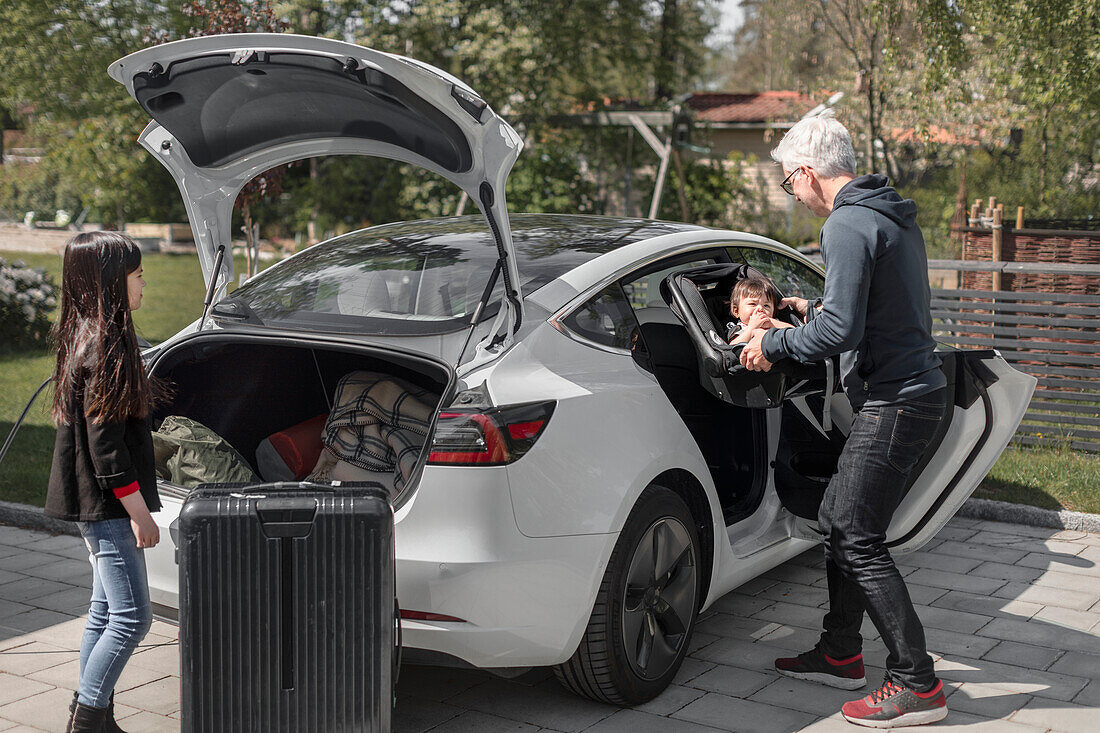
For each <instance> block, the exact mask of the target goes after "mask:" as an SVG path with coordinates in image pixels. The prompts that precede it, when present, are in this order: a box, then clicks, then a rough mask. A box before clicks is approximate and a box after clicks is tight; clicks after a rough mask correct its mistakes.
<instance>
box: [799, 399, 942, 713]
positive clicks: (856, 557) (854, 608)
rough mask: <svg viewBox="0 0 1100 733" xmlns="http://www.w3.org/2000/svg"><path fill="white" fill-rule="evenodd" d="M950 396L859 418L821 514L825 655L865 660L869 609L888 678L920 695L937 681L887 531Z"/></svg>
mask: <svg viewBox="0 0 1100 733" xmlns="http://www.w3.org/2000/svg"><path fill="white" fill-rule="evenodd" d="M946 392H947V390H946V389H939V390H936V391H934V392H931V393H929V394H925V395H921V396H920V397H917V398H916V399H914V400H910V401H906V402H899V403H895V404H892V405H885V406H878V407H864V408H863V409H861V410H860V411H859V412H858V413H856V417H855V422H854V423H853V424H852V432H851V434H850V435H849V436H848V442H847V443H846V444H845V445H844V450H843V452H842V453H841V454H840V461H839V463H838V464H837V472H836V474H834V475H833V478H832V480H831V481H830V482H829V487H828V489H826V491H825V497H824V499H823V500H822V502H821V510H820V511H819V513H818V522H819V523H820V525H821V531H822V533H823V534H824V536H825V548H826V552H825V558H826V559H825V569H826V572H827V574H828V581H829V612H828V613H827V614H826V615H825V622H824V626H825V632H824V633H823V634H822V635H821V641H820V644H819V646H820V648H821V650H822V651H823V652H825V653H826V654H828V655H829V656H830V657H833V658H834V659H846V658H848V657H852V656H855V655H856V654H859V653H860V651H861V649H862V647H863V638H862V637H861V636H860V633H859V629H860V626H861V625H862V623H863V612H864V611H865V610H866V611H867V613H868V615H869V616H870V617H871V622H872V623H874V625H875V628H876V629H877V630H878V632H879V634H880V635H881V636H882V640H883V642H884V643H885V644H886V648H887V650H888V651H889V656H887V658H886V674H887V675H888V676H889V677H890V678H891V679H892V680H894V681H895V682H897V683H899V684H903V685H905V686H906V687H909V688H911V689H914V690H916V691H917V692H927V691H928V690H930V689H932V687H933V686H934V685H935V683H936V674H935V671H934V670H933V668H932V658H931V657H930V656H928V651H927V650H926V648H925V642H924V627H923V626H922V625H921V622H920V619H919V618H917V613H916V611H915V610H914V609H913V601H912V600H910V598H909V591H908V590H907V589H906V587H905V581H904V580H902V578H901V573H899V572H898V569H897V566H895V565H894V560H893V558H891V557H890V553H889V551H888V550H887V549H886V530H887V528H888V527H889V526H890V519H891V517H893V515H894V510H895V509H897V506H898V503H899V502H900V501H901V498H902V495H903V491H904V489H905V484H906V480H907V479H908V477H909V474H910V472H911V471H912V470H913V467H914V466H915V465H916V464H917V462H918V461H919V460H920V458H921V456H922V455H923V454H924V452H925V450H926V449H927V447H928V443H929V441H930V440H931V438H932V436H933V435H934V434H935V432H936V428H937V427H938V425H939V422H940V420H941V419H942V418H943V415H944V412H945V396H946Z"/></svg>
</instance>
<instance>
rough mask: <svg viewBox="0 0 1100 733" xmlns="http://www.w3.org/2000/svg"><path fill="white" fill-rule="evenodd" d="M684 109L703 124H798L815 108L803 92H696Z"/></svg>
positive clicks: (689, 98)
mask: <svg viewBox="0 0 1100 733" xmlns="http://www.w3.org/2000/svg"><path fill="white" fill-rule="evenodd" d="M685 105H686V106H687V107H689V108H690V109H691V110H692V111H693V112H694V113H695V118H696V119H697V120H699V121H701V122H719V123H720V122H741V123H746V122H748V123H751V122H792V123H793V122H797V121H798V120H799V119H801V118H802V115H804V114H806V113H807V112H809V111H810V110H811V109H813V108H814V106H815V103H814V101H813V100H812V99H810V98H809V97H807V96H806V95H805V94H802V93H801V92H792V91H770V92H758V93H755V94H730V93H726V92H697V93H695V94H692V95H691V96H690V97H688V98H687V100H686V101H685Z"/></svg>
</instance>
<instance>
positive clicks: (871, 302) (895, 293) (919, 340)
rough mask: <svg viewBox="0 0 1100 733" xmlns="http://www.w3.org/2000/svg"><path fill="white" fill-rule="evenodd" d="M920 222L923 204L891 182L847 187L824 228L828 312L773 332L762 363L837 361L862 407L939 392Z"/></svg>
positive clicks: (868, 179)
mask: <svg viewBox="0 0 1100 733" xmlns="http://www.w3.org/2000/svg"><path fill="white" fill-rule="evenodd" d="M916 215H917V205H916V204H915V203H914V202H913V201H912V200H910V199H903V198H902V197H901V196H899V195H898V192H897V191H895V190H894V189H893V188H892V187H891V186H890V185H889V184H888V180H887V178H886V176H882V175H869V176H860V177H859V178H856V179H854V180H852V181H850V182H849V183H848V184H847V185H845V186H844V187H843V188H841V189H840V191H838V192H837V195H836V199H835V200H834V202H833V210H832V212H831V213H830V214H829V218H828V219H827V220H826V221H825V225H824V226H823V227H822V229H821V256H822V258H823V259H824V261H825V295H824V297H823V298H822V308H821V310H820V311H819V312H817V313H816V314H815V317H813V318H812V319H810V321H809V322H808V323H807V324H806V325H804V326H801V327H798V328H784V329H772V330H770V331H768V332H767V334H766V335H765V336H764V342H763V351H764V356H765V357H766V358H767V359H768V360H769V361H771V362H776V361H778V360H779V359H782V358H784V357H793V358H795V359H797V360H799V361H816V360H818V359H822V358H824V357H827V356H833V355H835V354H840V376H841V381H842V384H843V386H844V391H845V393H846V394H847V395H848V399H849V401H851V403H852V407H853V408H854V409H856V410H858V409H860V408H861V407H863V406H864V405H886V404H892V403H895V402H899V401H903V400H908V399H912V398H914V397H919V396H920V395H923V394H926V393H928V392H931V391H933V390H935V389H938V388H940V387H943V386H944V385H945V384H946V383H947V380H946V379H945V378H944V375H943V371H942V370H941V369H940V359H939V357H938V356H936V354H935V353H933V351H934V349H935V348H936V342H935V341H934V340H933V339H932V333H931V332H932V316H931V314H930V312H929V298H930V293H929V287H928V259H927V255H926V254H925V251H924V236H923V235H922V234H921V231H920V227H918V226H917V220H916Z"/></svg>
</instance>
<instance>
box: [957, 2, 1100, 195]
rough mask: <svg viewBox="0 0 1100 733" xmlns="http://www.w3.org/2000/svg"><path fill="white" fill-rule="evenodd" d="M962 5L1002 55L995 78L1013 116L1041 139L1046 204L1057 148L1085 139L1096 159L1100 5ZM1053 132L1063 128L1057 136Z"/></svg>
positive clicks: (1041, 189)
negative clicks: (1052, 161) (1055, 137)
mask: <svg viewBox="0 0 1100 733" xmlns="http://www.w3.org/2000/svg"><path fill="white" fill-rule="evenodd" d="M959 7H960V10H961V14H960V18H961V20H962V22H964V23H965V22H966V21H970V22H972V23H973V26H974V30H975V34H976V35H978V36H979V38H980V42H981V43H982V44H983V45H984V46H985V47H986V48H988V49H989V51H990V55H991V56H992V57H994V58H996V59H997V63H995V64H991V65H990V67H989V72H990V77H991V79H992V81H993V82H994V83H995V87H996V88H997V91H1000V92H1001V93H1000V94H999V95H998V96H999V97H1000V98H1002V99H1004V100H1005V102H1006V103H1007V104H1006V111H1008V112H1010V113H1011V119H1012V121H1013V122H1014V123H1016V124H1017V125H1019V126H1020V128H1022V129H1023V130H1025V131H1027V132H1031V133H1032V135H1033V136H1035V137H1037V138H1038V151H1037V152H1038V160H1037V161H1036V162H1037V164H1038V174H1039V179H1038V196H1039V206H1040V207H1041V208H1045V206H1046V203H1047V189H1048V187H1049V185H1050V183H1052V181H1051V180H1050V179H1051V176H1050V175H1049V173H1050V164H1051V160H1052V146H1059V147H1063V146H1067V145H1068V146H1071V147H1072V146H1074V144H1075V143H1077V142H1080V141H1081V140H1082V138H1083V139H1084V141H1085V143H1086V147H1087V151H1088V158H1089V159H1091V157H1092V155H1093V150H1094V146H1095V141H1096V140H1097V135H1098V132H1100V127H1098V122H1100V120H1098V117H1100V53H1097V49H1098V48H1100V5H1098V4H1097V3H1096V2H1094V0H1044V1H1043V2H1024V1H1023V0H1010V1H1007V2H1006V1H1001V2H992V1H991V0H966V1H965V2H961V3H960V6H959ZM1012 103H1016V105H1013V104H1012ZM1010 105H1011V106H1010ZM1055 131H1060V132H1061V133H1062V135H1060V136H1059V138H1058V139H1057V140H1054V139H1052V133H1053V132H1055ZM1082 132H1083V133H1085V134H1084V135H1083V136H1082V135H1081V133H1082ZM1025 134H1026V133H1025ZM1082 152H1084V151H1082ZM1061 172H1062V173H1063V174H1065V173H1066V172H1067V171H1064V170H1063V171H1061Z"/></svg>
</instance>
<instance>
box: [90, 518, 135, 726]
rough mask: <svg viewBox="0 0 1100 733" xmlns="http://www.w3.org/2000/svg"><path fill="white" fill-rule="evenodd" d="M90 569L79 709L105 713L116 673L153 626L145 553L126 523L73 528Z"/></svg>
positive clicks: (116, 521)
mask: <svg viewBox="0 0 1100 733" xmlns="http://www.w3.org/2000/svg"><path fill="white" fill-rule="evenodd" d="M77 525H78V526H79V527H80V534H81V536H82V537H83V538H84V543H85V544H86V545H88V551H89V553H90V556H89V558H88V559H89V561H90V562H91V564H92V602H91V605H90V606H89V608H88V622H87V623H86V624H85V625H84V637H83V638H82V639H81V642H80V686H79V687H78V689H77V700H78V701H79V702H80V703H81V704H82V705H89V706H91V707H95V708H105V707H107V704H108V702H109V701H110V698H111V693H112V692H114V689H115V683H116V682H118V678H119V676H121V675H122V668H123V667H125V666H126V662H128V661H129V660H130V655H131V654H133V653H134V649H136V648H137V645H138V644H139V643H140V642H141V640H142V639H144V638H145V634H146V633H148V631H149V626H150V625H151V624H152V621H153V611H152V607H151V605H150V604H149V577H148V575H147V573H146V571H145V552H144V550H140V549H138V546H137V540H136V539H135V538H134V532H133V530H132V529H131V528H130V520H129V519H128V518H127V519H105V520H102V521H99V522H77Z"/></svg>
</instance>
